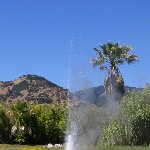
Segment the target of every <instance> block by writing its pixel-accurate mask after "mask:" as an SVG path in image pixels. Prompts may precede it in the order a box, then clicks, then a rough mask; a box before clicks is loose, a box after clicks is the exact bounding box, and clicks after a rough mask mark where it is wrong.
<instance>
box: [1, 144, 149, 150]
mask: <svg viewBox="0 0 150 150" xmlns="http://www.w3.org/2000/svg"><path fill="white" fill-rule="evenodd" d="M0 150H64V149H63V148H46V147H43V146H27V145H10V144H0ZM96 150H150V147H138V146H136V147H132V146H106V147H102V146H99V147H97V149H96Z"/></svg>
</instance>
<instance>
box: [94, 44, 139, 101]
mask: <svg viewBox="0 0 150 150" xmlns="http://www.w3.org/2000/svg"><path fill="white" fill-rule="evenodd" d="M94 50H95V51H96V52H97V54H98V57H96V58H93V59H92V64H93V66H94V67H95V66H99V69H100V70H102V71H103V70H109V72H108V77H106V78H105V81H104V89H105V95H106V96H113V98H115V99H118V98H120V96H123V94H124V93H125V90H124V80H123V77H122V75H121V73H120V72H119V69H118V66H119V65H123V64H124V63H125V62H127V63H128V64H131V63H133V62H135V61H137V60H138V57H137V56H136V55H134V54H129V52H130V50H131V48H130V47H129V46H126V45H119V43H118V42H117V43H112V42H108V43H106V44H102V45H100V46H98V47H97V48H94Z"/></svg>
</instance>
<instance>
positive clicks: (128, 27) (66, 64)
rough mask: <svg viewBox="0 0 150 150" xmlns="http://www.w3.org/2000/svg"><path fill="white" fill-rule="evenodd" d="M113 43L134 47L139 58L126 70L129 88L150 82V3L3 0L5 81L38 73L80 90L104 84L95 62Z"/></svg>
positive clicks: (0, 25) (0, 26) (0, 48)
mask: <svg viewBox="0 0 150 150" xmlns="http://www.w3.org/2000/svg"><path fill="white" fill-rule="evenodd" d="M107 41H112V42H116V41H118V42H120V44H127V45H131V46H132V48H133V53H136V54H137V55H138V56H139V62H138V63H135V64H133V65H130V66H128V65H124V66H123V67H120V70H121V73H122V75H123V77H124V80H125V84H126V85H130V86H136V87H139V86H140V87H143V86H144V85H145V84H146V83H148V82H149V81H150V69H149V65H150V51H149V47H150V1H143V0H138V1H137V0H114V1H113V0H1V1H0V52H1V54H0V58H1V59H0V61H1V63H0V68H1V73H0V80H1V81H9V80H14V79H15V78H18V77H19V76H22V75H24V74H36V75H40V76H43V77H45V78H47V79H48V80H50V81H52V82H54V83H56V84H58V85H60V86H62V87H64V88H66V87H68V85H69V86H70V85H71V87H72V88H73V89H75V90H76V89H79V88H85V87H89V86H98V85H101V84H103V79H104V77H105V76H106V75H107V72H104V73H102V72H100V71H99V70H98V68H93V67H92V65H91V64H90V59H91V58H93V57H95V56H96V54H95V52H94V51H93V50H92V48H94V47H97V46H98V45H99V44H102V43H105V42H107ZM68 80H70V82H69V84H68Z"/></svg>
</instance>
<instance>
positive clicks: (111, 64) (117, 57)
mask: <svg viewBox="0 0 150 150" xmlns="http://www.w3.org/2000/svg"><path fill="white" fill-rule="evenodd" d="M94 50H95V51H96V52H97V53H98V55H99V56H98V57H96V58H93V59H92V63H93V66H94V67H95V66H99V67H100V70H104V69H112V68H114V69H116V67H117V66H119V65H122V64H124V62H127V63H128V64H131V63H133V62H134V61H137V60H138V57H137V56H136V55H134V54H131V55H130V54H129V51H130V50H131V48H130V47H129V46H126V45H122V46H119V43H118V42H117V43H111V42H108V43H106V44H102V45H100V46H99V47H98V48H94Z"/></svg>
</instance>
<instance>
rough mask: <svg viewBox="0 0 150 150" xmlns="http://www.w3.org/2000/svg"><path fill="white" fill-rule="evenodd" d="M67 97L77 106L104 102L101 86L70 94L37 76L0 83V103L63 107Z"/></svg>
mask: <svg viewBox="0 0 150 150" xmlns="http://www.w3.org/2000/svg"><path fill="white" fill-rule="evenodd" d="M125 89H126V91H131V90H142V89H141V88H136V87H129V86H126V87H125ZM68 97H69V99H70V105H79V104H81V103H82V102H83V103H84V102H88V103H92V104H96V105H103V104H104V103H105V102H106V98H105V96H104V86H102V85H101V86H98V87H92V88H88V89H84V90H79V91H77V92H75V93H70V92H69V90H67V89H64V88H62V87H60V86H58V85H56V84H54V83H53V82H51V81H48V80H47V79H45V78H44V77H41V76H37V75H30V74H28V75H23V76H22V77H19V78H18V79H16V80H14V81H7V82H3V81H1V82H0V101H3V102H6V103H15V102H17V101H26V102H29V103H40V104H43V103H47V104H49V103H51V104H57V105H60V106H62V107H65V106H67V99H68Z"/></svg>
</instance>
